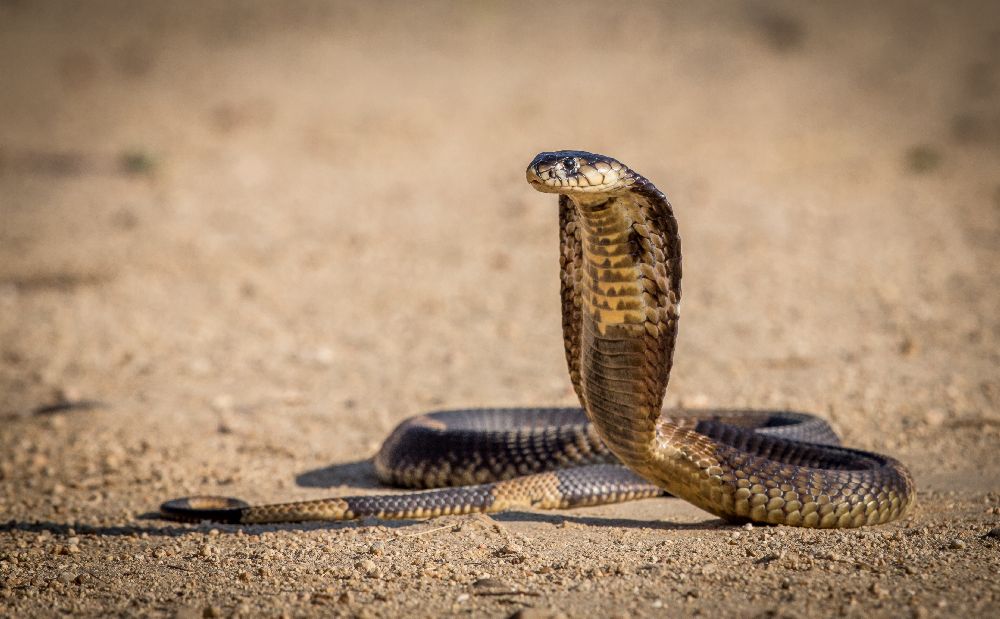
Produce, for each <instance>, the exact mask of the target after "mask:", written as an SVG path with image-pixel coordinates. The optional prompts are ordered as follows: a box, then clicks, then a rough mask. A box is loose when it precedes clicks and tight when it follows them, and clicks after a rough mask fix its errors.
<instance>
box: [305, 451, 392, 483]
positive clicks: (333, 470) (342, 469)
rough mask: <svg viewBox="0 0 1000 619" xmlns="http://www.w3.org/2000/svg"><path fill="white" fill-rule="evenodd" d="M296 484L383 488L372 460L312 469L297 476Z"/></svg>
mask: <svg viewBox="0 0 1000 619" xmlns="http://www.w3.org/2000/svg"><path fill="white" fill-rule="evenodd" d="M295 483H296V484H297V485H298V486H299V487H302V488H336V487H337V486H352V487H355V488H383V487H384V486H383V485H382V484H380V483H379V481H378V477H376V475H375V464H374V461H373V460H372V459H371V458H366V459H364V460H355V461H354V462H343V463H341V464H331V465H330V466H324V467H322V468H318V469H312V470H309V471H305V472H304V473H299V474H298V475H296V476H295Z"/></svg>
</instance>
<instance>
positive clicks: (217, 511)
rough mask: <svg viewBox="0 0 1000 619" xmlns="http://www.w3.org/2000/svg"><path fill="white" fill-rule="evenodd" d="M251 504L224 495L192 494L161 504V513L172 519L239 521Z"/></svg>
mask: <svg viewBox="0 0 1000 619" xmlns="http://www.w3.org/2000/svg"><path fill="white" fill-rule="evenodd" d="M249 506H250V505H249V504H248V503H247V502H246V501H241V500H240V499H234V498H231V497H223V496H190V497H182V498H179V499H172V500H170V501H167V502H166V503H163V504H162V505H160V513H161V514H163V515H164V516H166V517H167V518H170V519H172V520H183V521H187V522H200V521H202V520H211V521H213V522H223V523H238V522H240V521H241V519H242V517H243V511H244V509H246V508H247V507H249Z"/></svg>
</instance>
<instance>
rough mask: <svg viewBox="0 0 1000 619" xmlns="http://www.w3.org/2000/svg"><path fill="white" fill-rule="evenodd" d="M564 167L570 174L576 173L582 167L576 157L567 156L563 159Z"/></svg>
mask: <svg viewBox="0 0 1000 619" xmlns="http://www.w3.org/2000/svg"><path fill="white" fill-rule="evenodd" d="M562 164H563V169H564V170H566V172H568V173H569V174H576V171H577V170H578V169H579V168H580V164H578V163H577V162H576V158H574V157H566V158H565V159H563V160H562Z"/></svg>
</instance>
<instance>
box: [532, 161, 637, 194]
mask: <svg viewBox="0 0 1000 619" xmlns="http://www.w3.org/2000/svg"><path fill="white" fill-rule="evenodd" d="M525 176H526V177H527V180H528V183H529V184H530V185H531V186H532V187H534V188H535V189H536V190H538V191H541V192H543V193H562V194H567V195H573V196H574V197H576V196H580V197H582V194H590V195H591V196H592V197H593V194H603V195H613V194H615V193H618V192H620V191H622V190H624V189H627V188H628V187H629V186H631V185H632V184H633V183H634V182H635V175H634V173H633V172H632V171H631V170H629V169H628V167H626V166H625V165H623V164H622V163H621V162H619V161H617V160H615V159H612V158H611V157H606V156H604V155H597V154H594V153H588V152H586V151H581V150H560V151H553V152H544V153H539V154H538V155H537V156H535V158H534V160H532V162H531V164H530V165H528V169H527V171H526V173H525Z"/></svg>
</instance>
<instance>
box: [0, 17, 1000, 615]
mask: <svg viewBox="0 0 1000 619" xmlns="http://www.w3.org/2000/svg"><path fill="white" fill-rule="evenodd" d="M996 7H997V5H996V4H995V3H994V4H993V6H992V8H991V7H990V6H989V3H982V4H975V3H964V4H962V3H959V4H958V5H948V6H945V5H943V4H926V5H925V4H919V3H913V2H904V3H891V2H890V3H877V4H871V3H846V4H845V3H840V2H838V3H828V4H827V5H825V6H824V5H814V6H804V5H800V3H794V2H789V3H785V4H772V3H762V2H754V3H748V4H735V3H707V4H706V3H691V4H671V5H668V6H661V4H660V3H627V4H623V5H614V6H612V5H610V4H608V3H567V4H563V5H560V4H557V3H544V4H539V3H525V4H485V3H467V4H466V3H459V4H454V5H449V4H438V3H412V4H411V3H403V4H393V3H371V4H364V5H357V4H348V3H345V4H337V3H326V2H306V1H294V2H286V3H260V2H250V3H241V4H239V5H233V4H230V3H225V4H223V3H208V4H207V6H202V3H195V2H190V3H189V2H171V3H153V2H148V3H136V2H120V3H112V2H87V3H60V2H54V3H48V2H25V1H17V0H4V1H2V2H0V75H2V76H3V77H2V78H0V83H2V87H0V393H2V394H3V397H2V398H0V419H2V421H3V423H2V427H0V453H2V458H0V614H3V615H8V616H18V617H25V616H49V615H52V614H55V613H73V614H82V615H101V616H106V615H140V614H141V615H153V616H157V615H164V616H185V617H191V616H194V617H201V616H209V617H210V616H230V615H240V616H256V615H270V616H277V615H288V616H308V615H345V616H349V615H356V616H372V617H377V616H385V617H390V616H401V615H402V616H417V617H421V616H440V615H450V614H455V615H475V616H500V617H502V616H507V615H511V614H513V613H516V612H518V611H522V612H523V613H524V615H525V616H536V617H539V616H549V615H559V614H564V615H567V616H573V617H582V616H587V617H599V616H615V615H619V616H657V615H669V616H694V615H703V616H786V615H787V616H796V617H801V616H824V615H840V616H858V617H872V616H886V617H897V616H907V615H910V616H914V617H924V616H928V617H935V616H953V615H957V616H987V615H994V616H996V615H997V614H1000V585H998V581H997V578H996V574H997V572H998V571H1000V529H998V527H1000V481H998V475H1000V456H998V455H997V454H998V448H1000V372H998V368H1000V352H998V351H1000V316H998V312H997V308H998V307H1000V174H998V170H1000V112H998V110H1000V62H998V60H997V59H998V58H1000V14H998V10H997V8H996ZM559 148H578V149H585V150H593V151H597V152H602V153H606V154H609V155H612V156H615V157H618V158H620V159H621V160H622V161H624V162H626V163H627V164H629V165H630V166H632V167H634V168H635V169H637V170H638V171H639V172H641V173H643V174H644V175H646V176H648V177H649V178H651V179H652V180H653V181H654V182H655V183H656V184H657V185H658V186H659V187H660V188H661V189H662V190H664V191H665V192H666V193H667V194H668V195H669V196H670V198H671V199H672V201H673V202H674V204H675V208H676V212H677V216H678V219H679V222H680V226H681V231H682V235H683V237H684V248H685V256H684V260H685V262H684V269H685V280H684V303H683V308H682V318H681V335H680V341H679V345H678V349H677V352H676V357H675V362H676V363H675V370H674V374H673V378H672V382H671V386H670V389H669V392H668V395H667V401H668V404H670V405H682V406H688V407H699V406H753V407H778V408H791V409H799V410H806V411H812V412H815V413H817V414H820V415H822V416H824V417H825V418H827V419H829V420H830V421H831V422H832V423H833V424H834V425H835V427H836V428H837V429H838V431H839V432H840V433H841V434H842V435H843V437H844V439H845V441H846V442H847V443H848V444H850V445H854V446H858V447H861V448H865V449H873V450H878V451H883V452H886V453H890V454H893V455H895V456H897V457H899V458H900V459H902V460H903V461H904V462H906V463H907V464H908V465H909V466H910V467H911V468H912V470H913V471H914V473H915V476H916V479H917V483H918V486H919V505H918V506H917V507H916V508H915V509H914V510H913V512H912V514H911V515H910V516H909V517H907V518H905V519H904V520H902V521H900V522H898V523H894V524H891V525H888V526H882V527H876V528H865V529H861V530H854V531H847V532H833V533H831V532H822V531H808V530H798V529H792V528H786V527H754V528H751V529H744V528H739V527H736V528H734V527H731V526H727V525H725V524H723V523H721V522H720V521H718V520H717V519H715V518H713V517H711V516H709V515H708V514H706V513H704V512H701V511H699V510H697V509H695V508H693V507H690V506H689V505H687V504H685V503H683V502H681V501H679V500H676V499H657V500H647V501H642V502H637V503H631V504H624V505H618V506H608V507H603V508H594V509H580V510H574V511H570V512H564V513H558V512H523V513H509V514H504V515H500V516H496V517H483V516H470V517H451V518H441V519H437V520H433V521H429V522H403V523H377V522H360V523H352V524H310V525H300V526H213V525H209V524H202V525H182V524H175V523H170V522H166V521H161V520H157V519H155V518H152V517H150V513H151V512H153V511H154V510H155V508H156V506H157V505H158V503H159V502H160V501H162V500H164V499H167V498H171V497H174V496H178V495H184V494H191V493H196V492H203V493H219V494H227V495H235V496H240V497H243V498H245V499H247V500H251V501H265V500H276V499H302V498H316V497H321V496H326V495H331V494H345V493H358V492H373V491H375V489H374V486H375V482H374V475H373V472H372V468H371V464H370V462H369V460H368V458H370V456H371V454H372V453H373V452H374V451H375V449H377V447H378V445H379V442H380V440H381V439H382V438H383V437H384V436H385V435H386V433H387V432H388V431H389V430H390V429H391V428H392V427H393V426H394V425H395V424H396V423H397V422H398V421H400V420H401V419H403V418H405V417H407V416H410V415H413V414H416V413H418V412H421V411H425V410H429V409H437V408H445V407H459V406H467V405H524V404H561V405H569V404H572V403H573V401H574V398H573V394H572V390H571V388H570V385H569V379H568V375H567V371H566V368H565V362H564V359H563V352H562V340H561V334H560V326H559V325H560V320H559V302H558V277H557V221H556V206H555V200H554V198H552V197H551V196H543V195H540V194H537V193H536V192H534V191H532V190H531V189H530V188H529V187H528V186H527V185H526V184H525V182H524V177H523V170H524V167H525V166H526V165H527V163H528V162H529V161H530V160H531V158H532V157H533V155H534V154H535V153H536V152H538V151H540V150H553V149H559Z"/></svg>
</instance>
